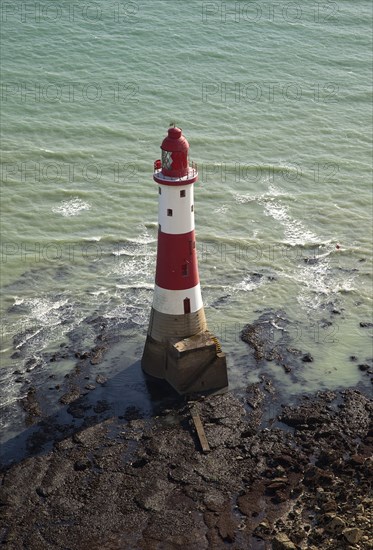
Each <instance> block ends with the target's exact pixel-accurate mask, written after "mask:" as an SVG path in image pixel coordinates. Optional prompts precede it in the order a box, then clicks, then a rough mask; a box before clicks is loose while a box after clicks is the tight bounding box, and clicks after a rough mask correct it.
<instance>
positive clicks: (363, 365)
mask: <svg viewBox="0 0 373 550" xmlns="http://www.w3.org/2000/svg"><path fill="white" fill-rule="evenodd" d="M358 368H359V369H360V370H361V371H362V372H366V371H367V370H369V369H370V365H368V364H367V363H361V364H360V365H358Z"/></svg>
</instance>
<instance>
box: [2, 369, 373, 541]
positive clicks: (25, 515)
mask: <svg viewBox="0 0 373 550" xmlns="http://www.w3.org/2000/svg"><path fill="white" fill-rule="evenodd" d="M274 393H275V392H274V390H273V387H272V386H271V382H270V379H269V378H268V377H263V378H262V379H261V381H260V382H258V383H257V384H252V385H249V386H248V387H247V388H246V389H245V391H243V392H240V393H236V394H234V393H231V392H229V393H226V394H224V395H218V396H210V397H206V398H204V399H200V400H198V401H196V402H194V407H195V408H196V409H197V411H198V413H199V415H200V418H201V420H202V423H203V426H204V429H205V433H206V437H207V440H208V442H209V445H210V449H211V450H210V452H208V453H203V452H202V451H201V448H200V444H199V440H198V437H197V434H196V432H195V429H194V425H193V423H192V419H191V414H190V404H189V403H186V402H182V403H179V405H177V406H174V407H173V408H171V409H170V408H169V409H165V410H163V411H161V412H160V414H159V415H158V416H156V417H153V418H141V416H140V415H139V414H137V411H136V410H135V409H131V410H129V411H128V415H124V416H125V418H122V419H119V418H118V417H112V418H110V419H107V420H105V421H103V422H97V423H93V425H91V426H89V425H86V426H84V425H83V426H82V427H81V428H79V429H76V430H75V431H74V430H73V431H72V432H71V433H66V434H65V436H64V437H62V438H60V440H59V441H55V444H54V448H53V449H52V450H51V451H50V452H46V453H43V452H41V453H39V454H37V455H36V456H31V457H29V458H27V459H25V460H23V461H21V462H20V463H18V464H15V465H13V466H11V467H9V468H8V469H5V470H4V471H3V472H2V474H1V489H2V490H1V497H0V498H1V501H0V506H1V511H2V514H1V520H0V521H1V524H0V541H1V543H2V544H3V547H4V548H10V549H18V548H32V549H49V548H60V549H66V548H70V549H76V550H88V549H95V548H97V549H98V548H104V549H118V550H119V549H124V548H126V549H127V548H128V549H140V550H142V549H143V550H153V549H173V548H180V549H195V550H197V549H198V550H200V549H208V548H211V549H219V548H222V549H223V548H232V549H237V550H238V549H239V550H243V549H253V550H254V549H255V550H267V549H274V550H276V549H287V550H291V549H313V550H315V549H321V548H322V549H326V550H327V549H334V550H336V549H338V550H340V549H345V548H346V549H348V548H356V549H368V548H370V546H369V545H370V527H371V523H372V519H373V518H372V509H373V508H372V502H371V499H370V492H369V491H370V480H371V467H372V458H371V457H372V450H373V427H372V425H371V418H372V410H373V406H372V402H371V400H369V399H368V397H366V396H365V395H363V394H362V393H360V392H359V391H357V390H346V391H343V392H323V393H318V394H317V395H315V396H313V397H312V398H311V397H308V398H306V397H304V398H302V399H301V400H300V401H299V403H297V404H295V405H293V406H288V405H285V406H282V407H279V408H278V415H277V419H276V421H275V422H274V423H272V425H271V426H270V427H269V426H268V424H266V423H265V422H263V418H265V417H266V409H267V408H268V407H269V406H273V399H274ZM101 407H102V408H103V409H105V403H101ZM51 429H54V430H56V426H54V427H51ZM35 451H37V442H36V443H35Z"/></svg>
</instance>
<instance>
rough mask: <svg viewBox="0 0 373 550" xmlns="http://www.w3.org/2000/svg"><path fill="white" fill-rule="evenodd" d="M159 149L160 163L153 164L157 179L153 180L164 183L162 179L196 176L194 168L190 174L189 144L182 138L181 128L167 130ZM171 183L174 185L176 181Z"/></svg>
mask: <svg viewBox="0 0 373 550" xmlns="http://www.w3.org/2000/svg"><path fill="white" fill-rule="evenodd" d="M161 149H162V159H161V160H160V161H159V160H156V161H155V163H154V169H155V171H156V172H157V174H155V175H156V176H157V177H155V178H154V179H155V180H156V181H159V179H161V180H163V181H164V178H165V179H167V178H175V180H177V179H179V178H188V179H189V178H190V177H191V176H192V177H193V176H194V175H196V174H194V172H195V173H196V172H197V171H196V170H194V167H193V174H191V168H189V160H188V152H189V143H188V141H187V139H186V138H185V137H184V136H183V134H182V131H181V128H176V127H171V128H169V129H168V134H167V136H166V137H165V138H164V140H163V142H162V145H161ZM196 179H197V178H196ZM194 181H195V180H194ZM173 183H174V184H175V183H176V181H174V182H173Z"/></svg>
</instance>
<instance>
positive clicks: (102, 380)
mask: <svg viewBox="0 0 373 550" xmlns="http://www.w3.org/2000/svg"><path fill="white" fill-rule="evenodd" d="M107 381H108V379H107V377H106V376H104V375H103V374H98V375H97V376H96V383H97V384H105V382H107Z"/></svg>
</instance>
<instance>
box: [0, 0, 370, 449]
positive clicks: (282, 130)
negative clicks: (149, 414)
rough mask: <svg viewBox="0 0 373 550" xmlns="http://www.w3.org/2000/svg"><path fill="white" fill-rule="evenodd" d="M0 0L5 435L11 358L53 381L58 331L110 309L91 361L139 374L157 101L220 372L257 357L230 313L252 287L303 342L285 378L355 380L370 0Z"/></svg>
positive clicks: (239, 309) (256, 298)
mask: <svg viewBox="0 0 373 550" xmlns="http://www.w3.org/2000/svg"><path fill="white" fill-rule="evenodd" d="M1 9H2V12H1V17H2V44H3V47H2V87H1V101H2V128H3V129H2V136H3V137H2V196H1V216H2V217H1V224H2V255H1V271H2V278H1V284H2V302H1V315H2V334H1V340H2V354H1V374H0V376H1V406H2V409H1V410H2V414H1V422H2V437H3V441H6V440H7V439H8V438H9V437H11V436H14V435H15V434H16V433H18V431H21V430H22V412H21V408H20V406H19V399H20V398H22V397H24V395H25V394H26V392H27V388H28V386H27V384H26V385H25V384H20V383H17V381H16V380H17V378H18V377H19V375H20V373H21V374H22V373H24V372H25V370H26V368H27V364H30V363H27V361H29V360H30V358H31V359H33V360H34V361H37V362H38V364H39V366H38V368H37V369H35V371H31V372H29V373H27V378H28V380H29V383H30V384H33V385H36V386H37V387H39V388H40V387H41V388H45V390H46V391H47V388H48V384H50V383H51V382H50V378H49V377H50V376H51V374H53V376H54V377H57V379H60V378H61V379H62V378H63V376H64V375H65V374H66V373H68V372H70V371H71V369H72V368H73V366H74V362H73V361H57V362H55V363H53V364H51V363H49V362H48V360H47V359H46V358H47V357H50V355H49V356H48V353H52V352H55V351H58V350H59V349H60V345H61V344H63V343H68V342H69V335H71V334H81V338H80V341H79V342H78V344H77V347H79V350H84V349H90V347H92V346H93V344H94V334H93V333H90V331H89V326H88V325H87V323H86V319H87V318H94V317H95V316H98V315H101V316H103V317H104V318H105V319H106V320H107V321H108V322H109V323H110V326H111V330H113V331H114V330H115V327H120V329H119V328H118V343H117V348H116V350H115V352H110V353H111V355H110V353H109V356H108V358H106V359H105V361H104V363H103V364H102V365H100V368H101V371H102V370H104V371H105V370H106V371H107V372H108V373H109V379H110V380H111V381H112V382H111V385H110V382H109V390H110V391H109V390H108V391H109V393H110V392H111V394H112V397H113V399H114V398H115V399H119V400H120V399H121V395H123V392H126V399H127V402H128V403H132V401H133V396H134V395H135V394H136V395H137V394H139V395H140V394H142V393H144V394H145V393H146V388H145V386H144V385H143V383H142V381H141V376H142V375H141V372H140V371H139V364H138V360H139V358H140V357H141V352H142V347H143V343H144V340H145V335H146V329H147V322H148V317H149V311H150V307H151V302H152V288H153V284H154V270H155V258H156V239H157V198H158V196H157V187H156V185H155V184H154V182H153V181H152V167H153V162H154V160H155V159H157V158H159V156H160V149H159V146H160V143H161V142H162V140H163V138H164V136H165V135H166V131H167V128H168V126H169V125H170V124H173V123H175V124H176V125H178V126H180V127H181V128H182V129H183V132H184V134H185V136H186V137H187V139H188V140H189V142H190V145H191V149H190V154H191V158H192V159H193V160H194V161H195V162H197V164H198V169H199V182H198V183H197V184H196V185H195V213H196V231H197V243H198V257H199V271H200V278H201V285H202V289H203V298H204V303H205V307H206V315H207V318H208V323H209V327H210V329H211V330H212V331H214V332H215V333H216V335H217V336H218V337H219V338H220V340H221V343H222V347H223V349H224V350H225V351H226V352H227V354H228V364H229V378H230V384H231V387H232V388H237V387H244V385H245V384H247V383H248V382H252V381H256V380H257V379H258V376H259V375H260V374H261V372H262V371H260V370H258V368H257V367H256V365H255V362H253V359H252V356H251V355H250V354H249V353H248V347H247V345H246V344H244V343H242V342H241V341H240V338H239V334H240V331H241V329H242V328H243V326H244V325H245V324H246V323H249V322H252V321H254V320H255V319H257V318H258V317H259V315H260V314H261V312H263V311H265V310H266V309H268V308H272V309H273V310H282V311H283V312H285V314H286V316H287V318H288V319H289V320H290V323H289V324H288V325H287V330H288V331H289V334H290V338H291V343H292V346H293V347H296V348H298V349H301V350H303V351H305V352H310V353H311V355H312V356H313V358H314V361H313V362H312V363H307V364H305V365H304V368H302V369H301V370H300V371H299V372H297V373H296V377H288V376H287V375H286V374H285V373H284V372H283V370H282V368H281V367H278V366H276V365H272V364H268V365H267V367H264V368H265V369H266V371H267V372H269V373H270V374H271V376H273V378H274V379H275V382H276V384H277V385H278V387H279V388H282V391H283V392H284V395H285V396H288V398H289V399H290V398H291V396H294V395H298V394H299V393H301V392H309V391H314V390H318V389H326V388H328V389H336V388H343V387H347V386H349V385H354V384H356V383H358V382H359V381H362V383H364V384H367V385H368V384H369V379H368V377H367V376H365V378H364V376H362V374H361V372H360V371H359V369H358V368H357V363H356V362H352V361H351V360H350V356H351V355H354V356H356V357H357V361H358V362H360V363H364V362H366V360H367V359H369V358H370V357H372V329H371V328H369V327H368V328H363V327H361V326H360V322H370V321H371V306H372V303H371V299H372V295H371V291H372V280H371V268H372V264H371V237H372V222H371V209H372V179H371V153H372V146H371V130H372V106H371V86H372V72H371V51H372V50H371V47H372V44H371V40H372V32H371V31H372V7H371V3H370V2H368V1H365V0H359V1H358V2H356V1H355V2H353V1H352V0H337V1H335V2H334V1H325V2H309V1H308V0H307V2H306V1H304V0H299V1H297V2H282V1H280V2H251V1H250V2H240V1H238V2H232V1H225V2H200V1H190V2H183V1H181V0H176V1H174V2H172V1H170V0H167V1H166V0H154V1H150V0H149V1H139V2H112V1H105V2H104V1H103V0H97V1H95V2H85V3H84V4H82V3H80V2H68V1H66V0H61V1H58V2H53V3H51V2H46V1H43V0H42V1H39V2H28V1H27V2H25V1H13V2H4V3H3V4H2V6H1ZM79 331H81V332H79ZM133 365H136V368H133ZM129 373H131V375H129ZM131 380H132V381H134V382H133V385H132V386H131ZM54 383H55V382H54ZM135 386H136V387H135ZM100 391H101V390H100ZM102 391H103V392H104V390H102ZM50 395H51V397H50V398H49V399H50V407H51V408H52V409H53V407H55V408H58V398H59V395H57V394H56V393H53V392H52V393H51V394H50ZM106 397H107V396H106ZM139 399H140V400H141V395H140V397H139ZM131 400H132V401H131ZM135 401H136V400H135Z"/></svg>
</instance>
